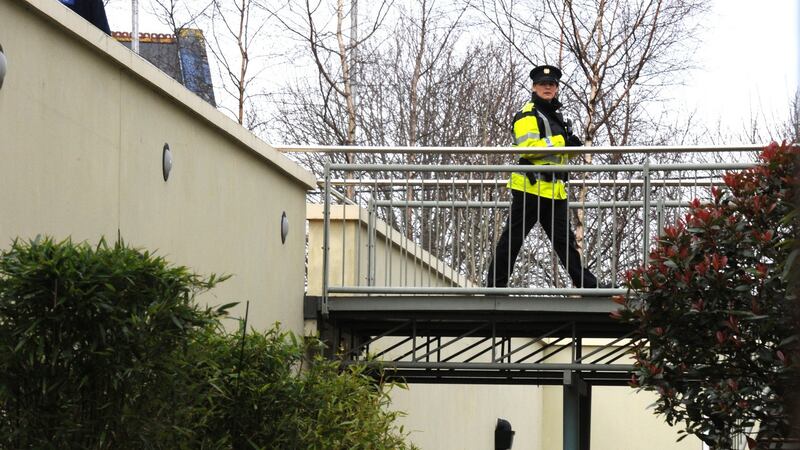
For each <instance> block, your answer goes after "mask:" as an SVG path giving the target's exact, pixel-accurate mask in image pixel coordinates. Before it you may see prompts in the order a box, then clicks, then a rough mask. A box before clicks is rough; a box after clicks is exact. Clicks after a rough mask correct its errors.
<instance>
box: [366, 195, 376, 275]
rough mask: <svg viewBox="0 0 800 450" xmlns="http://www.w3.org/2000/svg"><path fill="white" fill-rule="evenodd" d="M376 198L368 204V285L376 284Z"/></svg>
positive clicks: (371, 199)
mask: <svg viewBox="0 0 800 450" xmlns="http://www.w3.org/2000/svg"><path fill="white" fill-rule="evenodd" d="M376 214H377V211H376V207H375V199H374V198H370V199H369V203H368V205H367V286H375V262H376V261H375V237H376V236H375V219H376V218H375V215H376Z"/></svg>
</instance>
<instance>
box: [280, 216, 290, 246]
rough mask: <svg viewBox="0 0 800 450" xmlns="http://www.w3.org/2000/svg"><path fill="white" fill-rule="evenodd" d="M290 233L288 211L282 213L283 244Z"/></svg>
mask: <svg viewBox="0 0 800 450" xmlns="http://www.w3.org/2000/svg"><path fill="white" fill-rule="evenodd" d="M288 234H289V218H288V217H286V211H284V212H283V214H281V244H285V243H286V236H287V235H288Z"/></svg>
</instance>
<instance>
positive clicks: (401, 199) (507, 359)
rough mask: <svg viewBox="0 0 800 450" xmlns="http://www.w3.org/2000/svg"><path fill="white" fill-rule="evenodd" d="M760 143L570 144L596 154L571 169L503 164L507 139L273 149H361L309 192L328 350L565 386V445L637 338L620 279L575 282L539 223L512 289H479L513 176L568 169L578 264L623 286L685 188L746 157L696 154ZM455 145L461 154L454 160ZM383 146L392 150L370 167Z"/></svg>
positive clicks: (406, 370) (625, 368) (398, 364)
mask: <svg viewBox="0 0 800 450" xmlns="http://www.w3.org/2000/svg"><path fill="white" fill-rule="evenodd" d="M760 148H761V147H760V146H745V147H724V148H723V147H713V148H700V147H691V148H687V147H672V148H666V147H637V148H633V147H629V148H591V149H582V150H581V151H583V152H589V151H591V152H593V153H599V154H602V153H605V154H606V157H605V158H600V157H595V159H594V163H593V164H584V165H573V166H518V165H509V164H498V162H499V161H509V160H514V158H515V157H513V156H509V155H507V154H508V153H512V152H513V151H514V149H509V148H493V149H486V148H476V149H464V148H453V149H446V148H445V149H442V148H436V149H423V148H392V149H386V148H363V147H353V148H342V147H333V148H309V147H302V148H300V147H298V148H284V149H282V150H283V151H306V152H310V151H323V152H324V151H351V152H353V153H354V154H356V152H358V153H357V154H358V155H359V158H360V159H361V160H363V161H364V162H361V163H358V164H331V163H328V164H327V166H326V169H325V173H324V177H323V178H322V179H321V180H320V187H321V191H322V193H321V195H320V197H319V198H318V202H319V203H320V204H319V205H317V206H313V207H312V206H310V210H309V218H310V221H309V273H308V286H309V288H308V296H307V298H306V318H307V319H314V320H316V321H317V327H318V329H319V332H320V335H321V336H322V338H323V339H324V340H325V341H326V342H327V343H328V344H329V348H328V352H329V356H330V357H331V358H337V359H339V360H340V361H341V362H342V363H343V364H355V363H358V364H368V365H372V366H374V367H381V368H383V369H384V371H383V373H382V376H384V377H388V378H396V379H400V380H403V381H405V382H407V383H461V384H464V383H473V384H486V383H491V384H529V385H530V384H535V385H561V386H564V430H565V431H564V448H565V449H578V448H581V449H583V448H588V439H589V422H590V417H589V416H590V410H591V408H590V405H591V388H592V386H600V385H604V386H608V385H620V386H622V385H626V384H627V383H628V381H629V380H630V378H631V372H632V369H633V367H634V366H633V360H632V359H631V357H630V352H629V350H630V349H631V348H632V346H634V345H638V344H641V345H646V343H642V342H637V341H636V338H635V335H634V333H633V330H632V329H631V327H630V326H629V325H625V324H621V323H619V322H618V321H616V320H615V319H613V318H612V317H611V314H612V313H613V312H614V311H615V310H616V309H618V308H619V305H618V304H617V303H614V302H613V297H614V296H617V295H625V294H626V293H627V292H626V290H624V289H620V288H609V287H606V288H602V287H601V288H574V287H572V283H571V282H570V280H569V277H567V276H566V270H565V268H564V267H562V265H561V264H560V263H559V261H558V258H557V256H556V255H555V252H554V250H553V244H552V242H551V240H550V239H548V238H547V236H545V235H544V233H542V231H541V227H539V226H538V225H537V226H535V227H533V230H532V231H531V233H530V234H529V235H528V236H527V238H526V240H525V244H524V246H523V248H522V250H521V252H520V255H519V257H518V258H517V260H516V262H515V263H514V264H513V266H514V269H515V271H514V273H513V276H512V278H511V281H510V285H509V287H505V288H496V287H485V286H484V280H485V279H486V270H487V265H488V261H490V260H491V259H492V257H493V256H494V252H495V251H496V249H495V248H494V246H495V245H496V242H497V240H498V236H499V235H500V233H501V231H502V230H503V227H504V226H505V220H506V217H507V215H508V211H509V207H510V202H509V197H510V196H509V195H508V191H507V189H506V187H505V186H506V180H507V179H508V177H509V174H510V172H518V173H527V172H530V171H534V170H536V171H539V172H545V173H546V172H559V171H561V172H563V171H568V172H569V174H570V180H569V182H568V183H567V186H568V192H569V205H568V211H569V220H570V222H571V227H570V228H571V229H572V230H574V231H575V234H576V237H577V241H578V245H579V247H580V250H581V255H582V259H583V261H582V265H583V266H584V267H588V268H589V269H590V270H591V271H592V272H593V273H594V274H595V275H596V276H597V278H598V280H600V281H601V283H603V284H606V285H611V286H618V285H621V284H622V280H623V277H624V274H625V272H626V271H627V270H630V269H634V268H636V267H639V266H641V265H642V264H644V263H645V262H646V261H647V259H648V255H649V249H650V246H651V243H652V241H653V239H655V238H657V233H658V230H661V229H662V228H663V226H664V224H665V223H672V222H675V221H677V220H679V218H681V217H683V215H684V214H685V213H686V211H687V209H688V207H689V202H690V201H692V200H693V199H695V198H697V199H700V200H701V201H706V200H708V199H711V198H712V196H711V190H712V189H713V188H714V187H715V186H718V185H720V184H722V176H723V175H724V174H725V173H726V172H728V171H735V170H741V169H744V168H747V167H751V166H752V165H753V163H751V162H744V163H731V162H724V163H720V162H703V161H702V160H703V159H704V158H702V157H701V155H704V154H707V153H709V152H713V153H712V154H716V155H717V156H719V155H720V154H722V155H724V156H725V159H727V160H729V161H730V160H740V161H742V160H744V161H748V160H749V161H752V160H754V158H753V153H752V152H753V151H755V150H757V149H760ZM542 151H543V152H556V150H551V149H543V150H542ZM453 153H459V154H460V156H459V160H460V161H464V160H467V161H468V162H469V163H468V164H467V163H464V164H453V161H455V160H456V158H455V157H454V156H453V155H452V154H453ZM687 154H688V155H690V156H692V157H699V158H697V160H695V161H686V155H687ZM387 155H390V156H391V155H395V157H396V156H397V155H399V157H396V158H395V160H392V161H394V163H388V164H387V163H384V162H381V163H377V161H387V160H391V158H388V157H387ZM431 155H437V156H436V157H434V156H431ZM442 155H449V156H442ZM680 155H683V156H680ZM355 159H356V158H353V157H351V158H350V159H349V160H355ZM603 161H604V163H598V162H603ZM390 162H391V161H390ZM315 208H316V209H315ZM314 219H316V220H314ZM312 260H314V261H317V260H322V263H321V265H316V266H315V265H313V264H312ZM506 264H508V265H509V268H510V267H511V266H512V261H507V262H506Z"/></svg>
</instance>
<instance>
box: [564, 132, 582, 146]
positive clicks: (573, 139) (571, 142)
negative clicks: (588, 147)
mask: <svg viewBox="0 0 800 450" xmlns="http://www.w3.org/2000/svg"><path fill="white" fill-rule="evenodd" d="M564 144H565V145H566V146H567V147H581V146H583V141H581V140H580V139H579V138H578V136H575V135H574V134H570V135H569V136H567V139H566V140H565V142H564Z"/></svg>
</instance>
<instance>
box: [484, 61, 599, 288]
mask: <svg viewBox="0 0 800 450" xmlns="http://www.w3.org/2000/svg"><path fill="white" fill-rule="evenodd" d="M530 77H531V80H532V81H533V96H532V98H531V101H529V102H527V103H525V105H524V106H523V107H522V109H521V110H520V111H518V112H517V113H516V114H515V115H514V125H513V132H514V144H513V145H514V146H515V147H525V151H526V153H522V155H521V157H520V159H519V164H520V165H526V166H527V165H533V166H548V165H565V164H567V163H568V162H569V155H568V153H567V152H566V151H565V152H564V153H557V154H552V153H551V154H543V153H536V147H546V148H553V147H579V146H581V145H583V142H581V140H580V139H579V138H578V137H577V136H575V135H574V134H572V129H571V126H570V123H569V122H568V121H566V120H564V117H563V116H562V115H561V113H560V112H558V110H559V108H561V102H559V101H558V83H559V81H560V79H561V69H559V68H558V67H554V66H549V65H543V66H537V67H534V68H533V70H531V72H530ZM566 178H567V173H566V172H527V173H512V174H511V180H509V182H508V187H509V188H511V212H510V213H509V216H508V220H507V221H506V226H505V228H504V229H503V233H502V234H501V235H500V240H499V241H498V242H497V248H496V250H495V254H494V258H492V260H491V261H490V263H489V273H488V275H487V279H486V286H488V287H507V286H508V279H509V277H510V276H511V272H512V271H513V270H514V262H515V261H516V259H517V255H519V251H520V248H522V242H523V240H524V239H525V236H527V235H528V233H529V232H530V231H531V229H532V228H533V226H534V225H535V224H536V222H539V223H540V224H541V225H542V228H544V231H545V233H547V237H548V238H549V239H550V241H551V242H552V244H553V248H554V250H555V253H556V254H557V255H558V258H559V260H560V261H561V264H562V265H564V266H565V267H566V268H567V272H569V276H570V278H571V279H572V283H573V284H574V285H575V286H576V287H587V288H594V287H597V279H596V278H595V276H594V275H593V274H592V273H591V272H590V271H589V270H588V269H586V268H584V267H583V265H582V263H581V257H580V254H579V253H578V249H577V246H576V244H575V233H573V232H572V230H571V229H570V227H569V217H568V211H567V191H566V188H565V186H564V181H565V180H566Z"/></svg>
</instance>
